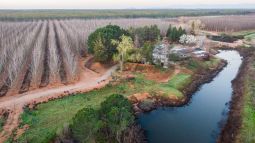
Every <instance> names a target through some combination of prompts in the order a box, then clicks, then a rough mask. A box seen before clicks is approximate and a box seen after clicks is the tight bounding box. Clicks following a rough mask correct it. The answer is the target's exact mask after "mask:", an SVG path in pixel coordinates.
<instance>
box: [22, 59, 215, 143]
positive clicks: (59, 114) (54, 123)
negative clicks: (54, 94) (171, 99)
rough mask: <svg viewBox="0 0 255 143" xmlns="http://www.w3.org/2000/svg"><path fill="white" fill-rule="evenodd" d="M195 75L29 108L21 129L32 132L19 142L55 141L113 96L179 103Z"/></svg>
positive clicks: (139, 81) (126, 84)
mask: <svg viewBox="0 0 255 143" xmlns="http://www.w3.org/2000/svg"><path fill="white" fill-rule="evenodd" d="M217 61H218V62H217ZM219 61H220V60H216V59H214V58H213V59H212V60H211V61H210V62H199V63H197V62H196V66H197V68H201V67H206V68H212V67H215V65H217V63H219ZM197 64H198V65H197ZM188 65H189V64H187V65H186V66H188ZM193 68H194V67H193ZM163 72H164V71H163ZM192 75H193V74H187V73H179V74H177V75H175V76H174V77H172V78H171V80H170V81H169V82H167V83H158V82H156V81H153V80H148V79H146V78H145V76H144V75H143V74H136V78H135V79H134V80H130V81H126V80H125V81H122V82H121V83H119V84H117V85H108V86H106V87H105V88H102V89H99V90H95V91H91V92H88V93H84V94H78V95H75V96H69V97H65V98H63V99H58V100H54V101H50V102H48V103H43V104H39V105H38V106H37V107H36V109H35V110H29V109H27V108H26V109H25V112H24V113H23V114H22V116H21V120H22V124H21V126H22V125H25V124H27V125H29V129H28V130H27V131H26V132H25V133H24V134H23V135H22V136H21V137H20V138H19V139H18V142H26V141H27V142H36V143H47V142H49V141H51V140H52V139H54V138H55V136H56V134H58V132H60V131H61V130H62V129H63V126H64V125H66V124H70V121H71V119H72V118H73V117H74V116H75V114H76V113H77V112H78V111H79V110H81V109H82V108H84V107H91V108H95V109H97V108H99V106H100V103H101V102H103V101H104V100H105V98H106V97H108V96H110V95H111V94H116V93H117V94H122V95H124V96H129V95H133V94H135V93H143V92H147V93H149V94H150V95H152V96H153V95H156V94H155V93H157V92H161V93H164V94H163V95H166V96H168V95H171V96H173V95H174V96H176V97H177V98H178V99H182V98H183V97H184V95H183V94H182V92H181V89H182V88H184V87H185V86H186V85H187V84H189V83H190V82H192Z"/></svg>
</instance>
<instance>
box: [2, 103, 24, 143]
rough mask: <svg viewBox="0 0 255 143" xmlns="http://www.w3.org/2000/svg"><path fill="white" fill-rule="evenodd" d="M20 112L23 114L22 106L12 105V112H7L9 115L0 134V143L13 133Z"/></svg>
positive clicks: (17, 123)
mask: <svg viewBox="0 0 255 143" xmlns="http://www.w3.org/2000/svg"><path fill="white" fill-rule="evenodd" d="M22 112H23V108H22V106H15V105H13V110H10V111H9V115H8V118H7V120H6V123H5V125H4V127H3V131H2V132H1V133H0V142H1V143H3V142H4V141H6V140H7V139H8V137H9V136H10V135H11V134H12V131H14V130H15V129H16V128H17V127H18V125H19V117H20V114H21V113H22Z"/></svg>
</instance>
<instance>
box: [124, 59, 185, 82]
mask: <svg viewBox="0 0 255 143" xmlns="http://www.w3.org/2000/svg"><path fill="white" fill-rule="evenodd" d="M125 72H126V73H130V72H136V73H142V74H144V75H145V78H147V79H149V80H153V81H156V82H159V83H162V82H168V80H169V79H171V77H173V76H174V75H175V74H177V73H179V72H180V70H179V69H178V68H177V70H175V68H172V69H168V70H166V71H161V70H160V69H157V68H155V66H153V65H146V64H137V63H127V64H126V65H125Z"/></svg>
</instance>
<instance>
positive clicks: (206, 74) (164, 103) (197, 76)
mask: <svg viewBox="0 0 255 143" xmlns="http://www.w3.org/2000/svg"><path fill="white" fill-rule="evenodd" d="M226 65H227V62H226V61H224V60H221V61H220V62H219V63H218V64H217V66H216V67H214V68H209V69H200V70H197V71H196V72H195V73H193V75H192V76H191V80H190V82H188V84H186V85H185V86H184V88H183V89H181V92H182V94H183V98H181V99H175V98H169V97H165V96H161V95H159V96H148V98H146V97H145V98H144V99H143V100H131V102H132V103H133V106H134V111H135V113H136V114H137V115H138V114H140V113H144V112H150V111H152V110H154V109H156V108H159V107H179V106H183V105H186V104H188V102H189V101H190V99H191V98H192V94H193V93H194V92H195V91H197V90H198V89H199V88H200V86H201V85H203V84H205V83H208V82H210V81H211V80H212V79H213V78H214V77H215V76H217V74H218V73H219V72H220V71H221V70H222V69H223V68H224V67H225V66H226ZM147 99H149V101H150V103H149V102H148V101H147V105H146V108H144V107H142V104H143V101H145V100H147Z"/></svg>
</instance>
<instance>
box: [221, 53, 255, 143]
mask: <svg viewBox="0 0 255 143" xmlns="http://www.w3.org/2000/svg"><path fill="white" fill-rule="evenodd" d="M236 50H238V51H239V53H240V54H241V56H242V57H243V63H242V65H241V67H240V69H239V73H238V75H237V76H236V78H235V79H234V80H233V81H232V87H233V90H234V91H233V95H232V99H231V102H230V107H229V109H230V111H229V114H228V119H227V122H226V124H225V126H224V127H223V128H222V131H221V134H220V136H219V138H218V141H217V142H218V143H234V142H249V141H248V140H249V137H248V136H247V134H246V135H245V133H242V130H245V129H242V128H245V127H242V126H243V124H244V118H247V117H243V116H245V113H244V112H245V111H244V110H245V106H246V105H245V104H249V103H247V102H249V101H245V100H246V99H245V98H249V97H247V96H249V95H247V94H250V93H249V91H247V87H248V86H249V84H250V83H249V81H250V80H252V79H253V78H254V77H252V75H251V74H254V73H253V72H254V70H251V68H252V67H253V64H254V59H255V53H254V50H253V49H247V48H246V49H242V48H238V49H236ZM253 76H254V75H253ZM242 134H243V135H242ZM250 139H251V140H250V141H252V138H250ZM245 140H246V141H245ZM253 141H254V139H253Z"/></svg>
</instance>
